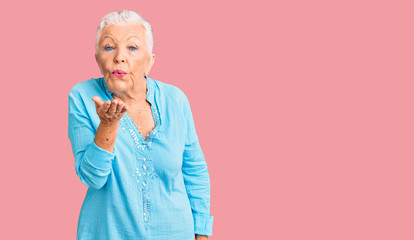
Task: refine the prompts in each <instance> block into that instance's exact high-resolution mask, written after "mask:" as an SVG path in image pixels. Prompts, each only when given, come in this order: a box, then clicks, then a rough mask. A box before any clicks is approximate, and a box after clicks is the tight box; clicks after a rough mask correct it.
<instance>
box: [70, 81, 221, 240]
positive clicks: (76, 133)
mask: <svg viewBox="0 0 414 240" xmlns="http://www.w3.org/2000/svg"><path fill="white" fill-rule="evenodd" d="M146 79H147V101H148V102H149V103H150V104H151V110H152V115H153V118H154V122H155V128H154V129H153V130H152V131H151V133H150V134H149V136H148V137H147V138H146V139H145V138H144V137H143V136H141V134H140V132H139V129H137V126H136V125H135V123H134V122H133V121H132V119H131V116H128V115H127V114H126V113H125V114H124V115H123V117H122V119H121V120H120V125H119V129H118V135H117V138H116V142H115V147H114V150H113V152H109V151H106V150H104V149H102V148H100V147H99V146H97V145H96V143H95V141H94V138H95V133H96V130H97V128H98V126H99V122H100V119H99V116H98V115H97V113H96V108H95V103H94V102H93V101H92V98H93V97H94V96H99V97H100V98H101V99H102V101H107V100H112V99H113V96H112V93H111V92H110V91H109V90H108V87H107V85H106V83H105V80H104V78H103V77H102V78H96V79H95V78H92V79H90V80H87V81H83V82H79V83H77V84H76V85H75V86H73V87H72V89H71V91H70V93H69V129H68V135H69V139H70V142H71V144H72V150H73V154H74V157H75V170H76V174H77V175H78V177H79V179H80V180H81V181H82V183H83V184H85V185H86V186H87V187H88V191H87V193H86V196H85V200H84V202H83V204H82V208H81V211H80V215H79V222H78V229H77V239H78V240H89V239H91V240H105V239H108V240H109V239H110V240H117V239H123V240H128V239H134V240H138V239H160V240H161V239H162V240H166V239H168V240H192V239H194V234H199V235H208V236H211V235H212V227H213V216H211V215H210V178H209V173H208V169H207V164H206V161H205V158H204V154H203V152H202V150H201V147H200V142H199V140H198V136H197V133H196V129H195V125H194V120H193V116H192V113H191V108H190V103H189V101H188V99H187V97H186V95H185V94H184V93H183V92H182V91H181V90H180V89H179V88H178V87H175V86H173V85H171V84H167V83H163V82H161V81H158V80H154V79H151V78H149V77H148V76H147V77H146Z"/></svg>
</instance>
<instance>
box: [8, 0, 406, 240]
mask: <svg viewBox="0 0 414 240" xmlns="http://www.w3.org/2000/svg"><path fill="white" fill-rule="evenodd" d="M72 2H74V3H72ZM117 2H119V3H115V1H102V0H101V1H71V2H66V3H62V2H61V1H26V2H22V1H10V2H8V3H7V5H5V6H3V7H2V9H1V10H0V11H1V12H0V13H1V14H0V22H1V29H2V34H1V45H0V46H1V62H2V66H3V70H2V77H1V86H2V87H1V91H2V107H1V111H2V117H1V123H2V124H1V125H0V126H1V136H2V137H1V141H2V144H1V146H2V151H1V153H2V157H1V159H2V162H3V164H2V165H1V169H2V171H1V174H0V178H1V180H0V184H1V190H2V191H1V195H2V197H1V204H0V206H1V209H0V210H1V221H2V223H1V226H2V230H1V232H0V238H1V239H53V240H55V239H60V240H65V239H75V236H76V227H77V220H78V216H79V211H80V208H81V204H82V202H83V199H84V197H85V193H86V190H87V188H86V186H84V185H83V184H82V183H81V181H80V180H79V178H78V176H77V175H76V173H75V163H74V157H73V154H72V151H71V147H70V142H69V138H68V136H67V118H68V93H69V91H70V88H71V87H72V86H73V85H74V84H76V83H77V82H80V81H85V80H88V79H90V78H92V77H95V78H96V77H100V74H99V69H98V66H97V65H96V63H95V59H94V49H95V46H94V43H95V34H96V28H97V26H98V24H99V21H100V19H101V18H102V17H103V16H104V15H105V14H107V13H109V12H111V11H114V10H122V9H130V10H136V11H138V12H139V13H141V14H142V15H143V16H144V17H145V18H146V19H147V20H148V21H149V22H150V23H151V24H152V26H153V28H154V41H155V43H154V53H155V54H156V61H155V64H154V67H153V69H152V71H151V72H150V74H149V76H150V77H152V78H154V79H156V80H160V81H163V82H166V83H170V84H173V85H176V86H178V87H180V88H181V89H182V90H183V91H184V92H185V93H186V94H187V96H188V98H189V100H190V103H191V106H192V109H193V114H194V118H195V122H196V128H197V132H198V135H199V138H200V143H201V145H202V147H203V151H204V153H205V156H206V160H207V163H208V168H209V172H210V177H211V187H212V192H211V197H212V200H211V214H212V215H213V216H214V217H215V219H214V227H213V236H212V237H209V239H212V240H222V239H283V240H285V239H286V240H288V239H289V240H290V239H292V240H293V239H295V240H296V239H297V240H303V239H317V240H325V239H326V240H332V239H335V240H336V239H338V240H339V239H347V240H348V239H376V240H379V239H399V240H402V239H414V231H413V230H414V227H413V225H414V207H413V206H414V192H413V188H414V185H413V181H414V174H413V167H414V163H413V160H414V153H413V144H414V139H413V134H414V128H413V123H414V121H413V120H414V114H413V100H414V99H413V98H414V95H413V87H414V83H413V79H414V78H413V77H414V73H413V66H414V58H413V56H414V49H413V46H414V39H413V38H414V34H413V33H414V31H413V22H414V21H413V20H414V15H413V4H412V1H395V0H394V1H391V0H390V1H378V0H377V1H361V0H359V1H349V0H348V1H328V0H326V1H304V0H302V1H263V0H256V1H218V0H210V1H203V2H201V1H117Z"/></svg>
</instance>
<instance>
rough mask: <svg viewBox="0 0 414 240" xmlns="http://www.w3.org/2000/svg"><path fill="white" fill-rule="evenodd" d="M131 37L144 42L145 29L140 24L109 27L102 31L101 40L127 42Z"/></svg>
mask: <svg viewBox="0 0 414 240" xmlns="http://www.w3.org/2000/svg"><path fill="white" fill-rule="evenodd" d="M109 37H110V38H109ZM131 37H135V38H137V39H139V40H142V41H144V38H145V27H144V26H143V25H142V24H140V23H128V24H121V25H114V24H112V25H108V26H105V27H104V28H103V29H102V31H101V39H100V40H101V41H103V40H111V39H113V40H115V41H126V40H128V39H129V38H131ZM144 42H145V41H144Z"/></svg>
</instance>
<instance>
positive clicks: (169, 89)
mask: <svg viewBox="0 0 414 240" xmlns="http://www.w3.org/2000/svg"><path fill="white" fill-rule="evenodd" d="M153 80H154V79H153ZM154 82H155V84H156V85H157V87H158V89H159V91H160V93H161V95H162V96H163V97H165V98H166V100H167V101H173V102H176V103H178V104H180V105H183V104H186V103H187V102H188V98H187V96H186V94H185V93H184V91H183V90H182V89H181V88H179V87H178V86H175V85H172V84H169V83H166V82H162V81H159V80H154Z"/></svg>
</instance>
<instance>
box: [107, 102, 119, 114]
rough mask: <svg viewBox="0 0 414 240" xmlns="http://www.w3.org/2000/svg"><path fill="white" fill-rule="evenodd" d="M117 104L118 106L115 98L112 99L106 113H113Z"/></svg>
mask: <svg viewBox="0 0 414 240" xmlns="http://www.w3.org/2000/svg"><path fill="white" fill-rule="evenodd" d="M117 106H118V100H116V99H114V100H112V103H111V107H110V108H109V110H108V113H110V114H114V113H115V111H116V108H117Z"/></svg>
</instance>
